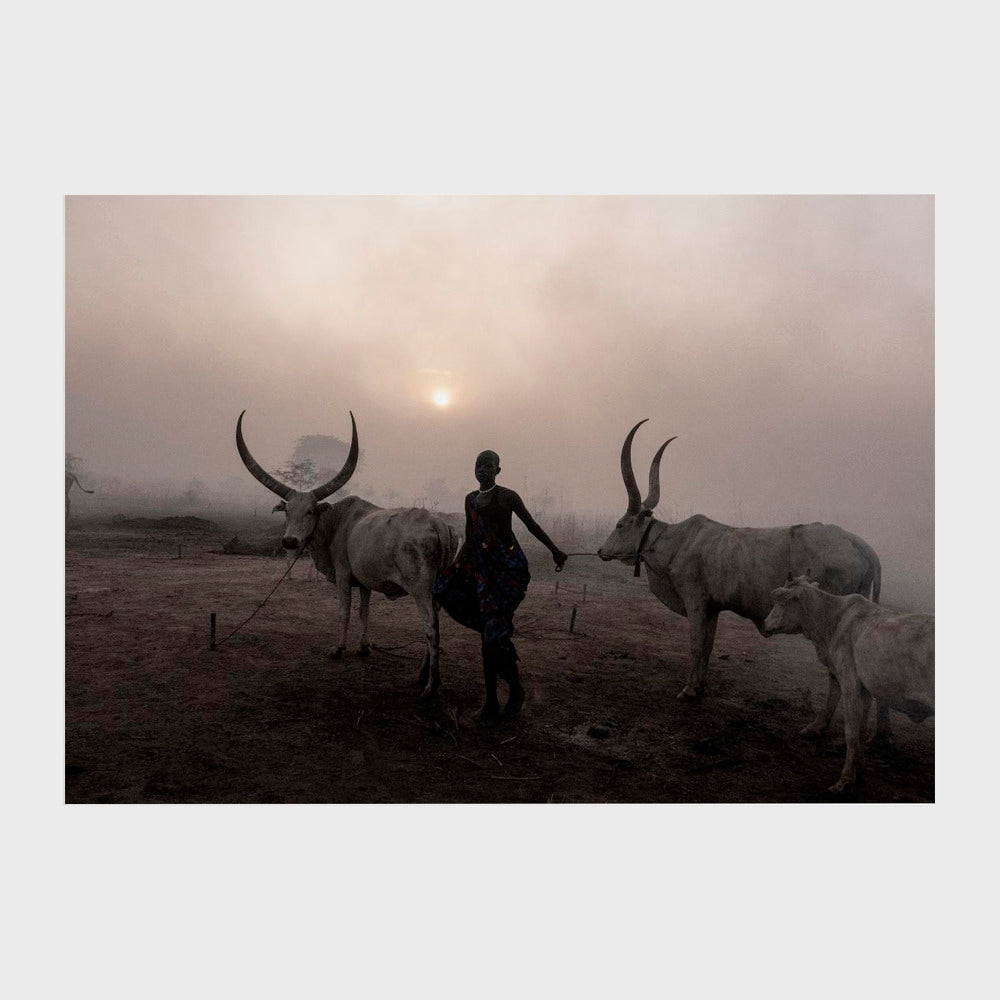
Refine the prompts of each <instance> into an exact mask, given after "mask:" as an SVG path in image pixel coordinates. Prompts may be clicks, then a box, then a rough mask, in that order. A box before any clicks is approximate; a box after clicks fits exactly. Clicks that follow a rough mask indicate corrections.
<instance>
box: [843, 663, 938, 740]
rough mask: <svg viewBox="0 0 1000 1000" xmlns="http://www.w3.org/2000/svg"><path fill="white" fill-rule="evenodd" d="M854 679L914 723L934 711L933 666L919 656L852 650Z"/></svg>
mask: <svg viewBox="0 0 1000 1000" xmlns="http://www.w3.org/2000/svg"><path fill="white" fill-rule="evenodd" d="M855 667H856V670H857V674H858V680H859V681H861V683H862V684H863V685H864V686H865V687H866V688H867V689H868V691H869V692H870V693H871V694H872V695H874V697H876V698H877V699H878V700H879V701H880V702H881V703H882V704H884V705H888V706H889V708H894V709H896V711H898V712H904V713H905V714H906V715H908V716H909V717H910V718H911V719H912V720H913V721H914V722H922V721H923V720H924V719H926V718H927V717H928V716H930V715H933V714H934V666H933V663H928V662H926V661H925V660H924V659H923V658H922V657H920V656H914V655H912V654H907V653H894V652H892V651H889V652H887V651H886V650H884V649H879V648H877V647H876V648H874V649H873V648H868V649H864V648H862V649H855Z"/></svg>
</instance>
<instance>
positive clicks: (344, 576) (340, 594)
mask: <svg viewBox="0 0 1000 1000" xmlns="http://www.w3.org/2000/svg"><path fill="white" fill-rule="evenodd" d="M350 579H351V576H350V573H341V572H338V573H337V581H338V583H337V603H338V604H339V606H340V645H339V646H335V647H334V648H333V649H331V650H330V652H329V654H328V655H329V657H330V659H331V660H339V659H340V658H341V657H342V656H343V655H344V652H345V651H346V649H347V625H348V623H349V622H350V620H351V584H350ZM344 580H346V581H347V584H346V586H345V585H344V583H343V582H341V581H344Z"/></svg>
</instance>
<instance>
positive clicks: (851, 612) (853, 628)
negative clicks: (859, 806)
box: [764, 575, 934, 792]
mask: <svg viewBox="0 0 1000 1000" xmlns="http://www.w3.org/2000/svg"><path fill="white" fill-rule="evenodd" d="M771 596H772V598H773V600H774V607H773V608H772V609H771V612H770V614H769V615H768V616H767V618H765V619H764V632H765V634H766V635H773V634H774V633H776V632H785V633H788V634H792V635H794V634H797V633H801V634H802V635H804V636H805V637H806V638H807V639H808V640H809V641H810V642H811V643H812V644H813V645H814V646H815V647H816V654H817V656H819V659H820V662H821V663H822V664H823V665H824V666H825V667H826V668H827V670H829V672H830V677H831V678H833V679H834V680H835V683H836V685H837V688H836V694H837V696H838V697H839V696H840V695H841V694H843V696H844V737H845V741H846V743H847V754H846V757H845V759H844V769H843V771H842V772H841V775H840V779H839V780H838V781H837V783H836V784H835V785H833V786H832V787H831V788H830V791H831V792H842V791H843V790H844V789H845V788H847V787H848V786H850V785H852V784H853V783H854V781H855V779H856V777H857V772H858V770H859V769H860V768H862V767H863V766H864V743H865V720H866V717H867V715H868V707H869V705H870V703H871V700H872V698H877V699H878V703H879V706H880V708H881V707H882V706H885V705H888V706H891V707H892V708H895V709H897V710H898V711H900V712H905V713H906V714H907V715H908V716H909V717H910V719H912V720H913V721H914V722H923V720H924V719H926V718H927V717H928V716H929V715H933V714H934V616H933V615H927V614H904V613H902V612H898V611H890V610H888V609H887V608H880V607H879V606H878V605H877V604H873V603H872V602H871V601H867V600H865V598H864V597H861V596H860V595H858V594H852V595H851V596H849V597H838V596H836V595H835V594H826V593H823V591H821V590H820V589H819V587H818V585H817V584H815V583H813V582H812V581H810V580H809V579H808V577H807V576H805V575H803V576H799V577H795V578H794V579H792V578H789V580H788V581H787V583H786V585H785V586H784V587H779V588H777V589H776V590H775V591H774V593H773V594H772V595H771ZM836 707H837V699H836V698H831V699H829V700H828V702H827V706H826V712H825V722H826V724H827V725H829V723H830V719H831V718H832V717H833V710H834V709H835V708H836Z"/></svg>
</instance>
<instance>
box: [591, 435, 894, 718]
mask: <svg viewBox="0 0 1000 1000" xmlns="http://www.w3.org/2000/svg"><path fill="white" fill-rule="evenodd" d="M647 419H648V418H647ZM645 422H646V421H645V420H640V421H639V423H637V424H636V425H635V427H633V428H632V430H630V431H629V432H628V436H627V437H626V438H625V443H624V444H623V445H622V453H621V470H622V478H623V479H624V480H625V490H626V492H627V494H628V509H627V510H626V511H625V514H624V515H623V516H622V518H621V519H620V520H619V521H618V524H617V525H616V526H615V529H614V531H612V532H611V534H610V535H609V536H608V538H607V540H606V541H605V542H604V544H603V545H602V546H601V547H600V549H599V550H598V552H597V554H598V555H599V556H600V557H601V558H602V559H604V560H606V561H608V560H612V559H619V560H621V561H622V562H628V563H635V571H636V575H638V573H639V563H640V562H644V563H645V564H646V572H647V576H648V580H649V589H650V590H651V591H652V593H653V595H654V596H655V597H656V598H657V599H659V600H660V601H662V602H663V603H664V604H665V605H666V606H667V607H668V608H670V610H671V611H674V612H676V613H677V614H679V615H684V616H685V617H686V618H687V619H688V621H689V622H690V624H691V661H692V662H691V670H690V673H689V674H688V678H687V682H686V684H685V685H684V688H683V690H682V691H681V692H680V694H679V695H678V698H695V697H698V696H699V695H701V694H703V693H704V689H705V675H706V673H707V672H708V658H709V656H710V655H711V653H712V643H713V642H714V640H715V626H716V623H717V621H718V617H719V612H720V611H732V612H733V613H735V614H737V615H740V616H741V617H742V618H748V619H749V620H750V621H752V622H753V623H754V625H756V626H757V629H758V631H761V632H762V633H763V625H764V619H765V618H766V617H767V614H768V612H769V611H770V610H771V607H772V605H773V604H774V601H773V600H772V599H771V593H772V591H774V589H775V588H776V587H779V586H780V585H781V584H782V583H783V582H784V581H785V580H786V579H787V577H788V574H789V573H792V574H793V575H798V574H801V573H804V572H805V571H806V570H807V569H811V570H812V573H813V578H814V579H815V580H817V581H818V583H819V585H820V586H821V587H822V588H823V589H824V590H826V591H830V592H831V593H834V594H870V595H871V597H872V600H874V601H876V602H877V601H878V598H879V589H880V587H881V582H882V567H881V564H880V563H879V559H878V556H877V555H875V552H874V551H873V549H872V548H871V546H870V545H868V543H867V542H865V541H863V540H862V539H860V538H858V537H857V536H856V535H852V534H850V533H849V532H847V531H844V530H843V528H838V527H836V526H835V525H832V524H819V523H814V524H796V525H792V526H791V527H787V528H733V527H730V526H729V525H728V524H720V523H719V522H717V521H713V520H711V518H708V517H705V516H703V515H701V514H695V515H694V516H693V517H689V518H687V519H686V520H684V521H679V522H677V523H676V524H667V523H665V522H663V521H659V520H657V519H656V518H655V517H653V508H654V507H656V505H657V503H659V500H660V459H661V457H662V456H663V450H664V449H665V448H666V447H667V445H668V444H670V442H671V441H673V440H674V438H670V439H669V440H667V441H665V442H664V443H663V444H662V445H661V446H660V449H659V451H657V453H656V455H655V456H654V458H653V463H652V465H651V466H650V470H649V492H648V493H647V494H646V498H645V499H644V500H640V497H639V487H638V486H637V485H636V481H635V475H634V473H633V472H632V438H633V437H634V436H635V432H636V431H637V430H638V429H639V428H640V427H641V426H642V425H643V424H644V423H645ZM833 684H834V680H833V678H832V677H831V678H830V685H831V690H832V686H833ZM822 715H823V713H820V716H819V717H818V718H817V720H815V721H814V722H813V723H810V725H809V726H807V727H806V729H805V730H803V733H807V732H809V733H811V732H815V731H818V726H819V721H820V719H821V718H822ZM888 721H889V720H888V711H887V710H885V709H884V708H883V706H881V705H879V728H880V729H881V730H885V729H886V728H887V727H888Z"/></svg>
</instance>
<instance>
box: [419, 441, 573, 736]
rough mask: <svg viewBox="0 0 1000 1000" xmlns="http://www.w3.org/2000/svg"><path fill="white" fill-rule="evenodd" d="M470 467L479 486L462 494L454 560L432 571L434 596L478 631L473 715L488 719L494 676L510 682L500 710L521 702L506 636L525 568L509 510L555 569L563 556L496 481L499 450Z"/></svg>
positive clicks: (513, 710)
mask: <svg viewBox="0 0 1000 1000" xmlns="http://www.w3.org/2000/svg"><path fill="white" fill-rule="evenodd" d="M475 472H476V479H477V480H478V481H479V489H478V490H473V491H472V492H471V493H470V494H469V495H468V496H467V497H466V498H465V541H464V543H463V544H462V548H461V549H460V550H459V552H458V555H457V556H456V557H455V562H454V563H452V565H451V566H449V567H448V568H447V569H445V570H443V571H442V572H441V573H439V574H438V578H437V580H436V581H435V583H434V596H435V597H436V598H437V600H438V602H439V603H440V604H441V607H443V608H444V610H445V611H447V612H448V614H449V615H451V617H452V618H454V619H455V621H457V622H459V623H460V624H462V625H464V626H465V627H466V628H471V629H475V630H476V631H477V632H479V634H480V635H481V636H482V652H483V675H484V677H485V679H486V704H485V705H484V706H483V709H482V711H481V712H480V713H479V717H480V718H481V719H483V720H486V721H488V720H492V719H495V718H496V717H497V716H498V715H499V714H500V703H499V701H498V700H497V677H498V676H499V677H500V678H502V679H503V680H504V681H506V682H507V685H508V686H509V688H510V694H509V696H508V699H507V706H506V708H505V710H504V715H511V716H512V715H516V714H517V713H518V712H519V711H520V710H521V706H522V705H523V704H524V688H523V687H522V686H521V680H520V678H519V677H518V672H517V661H518V655H517V650H516V649H515V648H514V643H513V642H511V636H512V635H513V634H514V611H515V610H516V609H517V606H518V605H519V604H520V603H521V601H522V600H523V599H524V594H525V591H527V589H528V581H529V580H530V579H531V574H530V573H529V572H528V560H527V558H526V557H525V555H524V552H523V551H522V550H521V546H520V545H518V543H517V539H516V538H515V537H514V533H513V531H512V530H511V526H510V521H511V514H517V516H518V517H519V518H520V519H521V520H522V521H523V522H524V525H525V527H526V528H527V529H528V531H530V532H531V533H532V534H533V535H534V536H535V538H537V539H538V540H539V541H540V542H541V543H542V544H543V545H544V546H545V547H546V548H547V549H548V550H549V551H550V552H551V553H552V558H553V559H554V560H555V564H556V572H559V571H560V570H561V569H562V568H563V565H564V564H565V562H566V558H567V556H566V553H565V552H563V551H562V550H561V549H559V548H558V547H557V546H556V545H555V544H554V543H553V542H552V540H551V539H550V538H549V536H548V535H547V534H545V532H544V531H543V530H542V529H541V528H540V527H539V526H538V524H537V523H536V521H535V519H534V518H533V517H532V516H531V515H530V514H529V513H528V510H527V508H526V507H525V506H524V501H523V500H522V499H521V498H520V497H519V496H518V495H517V494H516V493H515V492H514V491H513V490H509V489H507V488H506V487H505V486H498V485H497V482H496V477H497V474H498V473H499V472H500V456H499V455H497V453H496V452H495V451H483V452H480V453H479V455H478V456H477V458H476V470H475Z"/></svg>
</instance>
